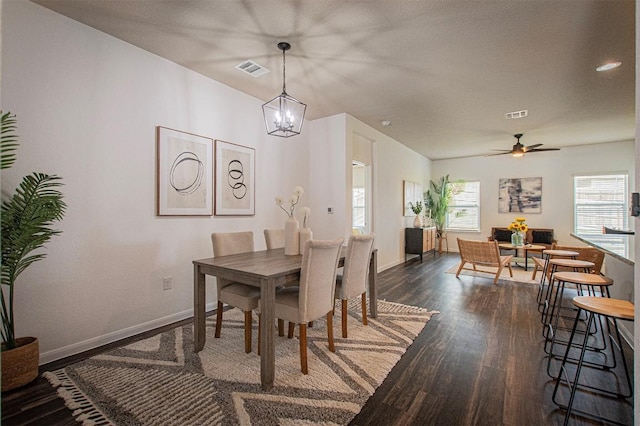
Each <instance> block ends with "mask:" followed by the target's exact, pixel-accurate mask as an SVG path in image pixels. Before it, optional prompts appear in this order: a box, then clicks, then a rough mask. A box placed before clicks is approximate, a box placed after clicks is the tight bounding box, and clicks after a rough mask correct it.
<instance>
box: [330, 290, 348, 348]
mask: <svg viewBox="0 0 640 426" xmlns="http://www.w3.org/2000/svg"><path fill="white" fill-rule="evenodd" d="M347 315H348V314H347V301H346V300H344V299H342V338H343V339H346V338H347ZM332 316H333V314H332ZM327 327H328V325H327Z"/></svg>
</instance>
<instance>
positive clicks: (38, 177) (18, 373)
mask: <svg viewBox="0 0 640 426" xmlns="http://www.w3.org/2000/svg"><path fill="white" fill-rule="evenodd" d="M0 115H1V117H0V119H1V122H0V136H1V138H0V169H7V168H9V167H11V165H12V164H13V163H14V162H15V156H16V149H17V146H18V137H17V133H16V118H15V115H11V113H5V114H3V113H2V112H1V111H0ZM60 180H61V178H60V177H58V176H55V175H48V174H44V173H33V174H30V175H27V176H25V177H24V178H23V179H22V182H21V183H20V185H19V187H18V188H17V189H16V191H15V194H13V195H12V196H10V197H9V198H7V199H3V200H2V209H1V215H2V216H1V222H2V231H1V232H2V234H1V241H0V243H1V244H2V264H1V266H0V270H1V281H0V284H1V285H2V288H1V291H0V302H1V303H2V310H1V314H2V330H1V334H2V391H3V392H4V391H7V390H11V389H15V388H17V387H20V386H22V385H25V384H27V383H29V382H31V381H32V380H34V379H35V378H36V377H37V376H38V361H39V350H38V339H37V338H34V337H16V333H15V322H14V303H13V301H14V294H15V283H16V280H17V278H18V276H20V274H21V273H22V272H24V270H25V269H26V268H27V267H28V266H29V265H31V264H32V263H34V262H35V261H37V260H40V259H43V258H44V257H45V254H44V253H42V251H41V249H42V248H43V247H44V245H45V244H46V243H47V242H48V241H49V240H50V239H51V237H53V236H54V235H57V234H59V233H60V231H57V230H54V229H53V228H52V225H53V223H54V222H56V221H59V220H62V218H63V216H64V212H65V208H66V204H65V203H64V201H62V193H61V192H60V191H58V189H57V188H58V187H60V186H62V182H61V181H60Z"/></svg>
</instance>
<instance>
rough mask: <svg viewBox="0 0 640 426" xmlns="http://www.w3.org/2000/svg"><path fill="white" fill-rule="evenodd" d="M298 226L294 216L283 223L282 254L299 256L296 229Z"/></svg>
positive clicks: (298, 240) (298, 241)
mask: <svg viewBox="0 0 640 426" xmlns="http://www.w3.org/2000/svg"><path fill="white" fill-rule="evenodd" d="M299 227H300V224H299V223H298V219H296V218H295V217H294V216H289V218H288V219H287V221H286V222H285V223H284V254H286V255H288V256H295V255H298V254H300V238H299V236H298V228H299Z"/></svg>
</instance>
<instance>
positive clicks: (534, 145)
mask: <svg viewBox="0 0 640 426" xmlns="http://www.w3.org/2000/svg"><path fill="white" fill-rule="evenodd" d="M539 146H542V144H541V143H536V144H533V145H529V146H525V147H524V148H523V150H524V152H529V151H531V150H532V149H536V148H537V147H539Z"/></svg>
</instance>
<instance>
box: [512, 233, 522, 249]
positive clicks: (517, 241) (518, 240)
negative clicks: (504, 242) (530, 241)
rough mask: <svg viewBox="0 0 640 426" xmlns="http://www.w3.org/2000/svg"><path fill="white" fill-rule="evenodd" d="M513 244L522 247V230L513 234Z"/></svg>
mask: <svg viewBox="0 0 640 426" xmlns="http://www.w3.org/2000/svg"><path fill="white" fill-rule="evenodd" d="M511 245H513V246H514V247H522V246H523V245H524V235H523V234H522V232H520V231H516V232H514V233H512V234H511Z"/></svg>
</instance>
